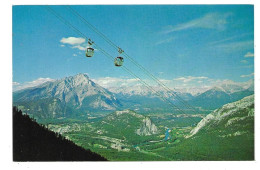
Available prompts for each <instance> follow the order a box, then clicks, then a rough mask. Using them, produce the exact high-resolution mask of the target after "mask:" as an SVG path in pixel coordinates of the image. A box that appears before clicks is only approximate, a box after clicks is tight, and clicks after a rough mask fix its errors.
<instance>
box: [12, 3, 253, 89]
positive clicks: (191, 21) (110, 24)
mask: <svg viewBox="0 0 260 170" xmlns="http://www.w3.org/2000/svg"><path fill="white" fill-rule="evenodd" d="M51 8H53V9H54V10H55V11H56V12H57V13H59V14H60V15H61V16H62V17H64V18H65V19H66V20H67V21H69V22H71V24H73V25H74V26H75V27H77V29H79V30H80V31H81V32H82V33H84V34H85V35H86V36H87V37H90V38H91V39H92V40H93V41H95V43H96V44H97V45H98V46H100V47H102V48H103V49H104V50H106V51H107V52H108V53H109V54H111V55H112V56H115V57H116V56H117V55H118V53H117V51H116V50H114V49H113V48H112V47H111V46H109V45H108V44H107V43H106V42H105V41H104V40H103V39H102V38H100V37H99V36H98V35H97V34H96V33H95V32H93V31H92V30H91V29H89V28H88V27H87V26H86V25H85V24H84V23H83V22H81V20H80V19H79V18H77V17H75V16H74V15H72V13H71V12H70V11H69V10H68V9H67V8H66V6H51ZM72 8H73V9H74V10H76V11H77V12H78V13H79V14H80V15H82V16H83V17H84V18H85V19H86V20H87V21H88V22H90V23H91V24H92V25H94V26H95V27H96V28H97V29H98V30H99V31H101V32H102V33H103V34H105V35H106V36H107V37H108V38H109V39H110V40H111V41H113V42H114V43H115V44H117V45H118V46H120V47H121V48H122V49H123V50H124V51H126V53H127V54H128V55H130V56H131V57H132V58H133V59H135V60H136V61H137V62H138V63H139V64H141V65H142V66H144V67H145V68H146V69H147V70H148V71H150V72H151V73H152V74H153V75H155V76H156V77H158V78H159V79H161V80H162V81H163V82H165V83H166V84H167V85H169V86H171V87H175V86H190V87H192V86H206V85H210V84H212V83H214V82H221V81H226V80H232V81H236V82H244V81H248V80H250V79H252V78H253V76H254V11H253V10H254V7H253V6H252V5H163V6H162V5H150V6H147V5H144V6H143V5H139V6H134V5H130V6H127V5H126V6H113V5H110V6H95V5H91V6H72ZM85 47H86V41H85V40H84V39H83V38H82V36H81V35H78V34H77V33H76V32H74V31H73V30H72V29H71V28H69V27H67V26H66V25H64V23H62V22H61V21H60V20H58V19H57V18H56V17H55V16H54V15H53V14H52V13H50V12H49V11H48V10H47V9H46V8H45V7H44V6H13V84H14V89H15V88H21V87H26V86H30V85H34V84H39V83H42V82H44V81H47V80H53V79H59V78H63V77H65V76H70V75H75V74H78V73H88V74H89V77H90V78H91V79H94V80H95V81H97V82H98V83H100V84H101V85H107V86H109V85H111V86H114V85H122V84H127V85H130V84H131V83H135V82H136V81H135V80H134V79H133V77H132V76H131V75H129V74H128V73H127V72H125V71H124V70H123V69H121V68H118V67H115V66H113V61H111V60H110V59H108V58H107V57H106V56H104V55H103V54H102V53H101V52H100V51H96V52H95V55H94V57H92V58H86V57H85V54H84V53H85V52H84V48H85ZM124 66H126V67H127V68H129V69H130V70H131V71H133V72H134V73H136V74H137V75H138V76H140V77H141V78H143V79H144V80H146V81H147V82H149V83H151V84H152V81H150V80H149V77H147V76H146V75H145V74H143V72H142V71H141V70H140V69H138V68H137V67H136V66H135V65H133V64H132V63H131V62H130V61H129V60H127V59H125V62H124Z"/></svg>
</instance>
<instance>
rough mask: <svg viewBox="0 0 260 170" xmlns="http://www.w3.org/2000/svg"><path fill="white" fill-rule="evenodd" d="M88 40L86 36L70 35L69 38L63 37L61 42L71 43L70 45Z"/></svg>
mask: <svg viewBox="0 0 260 170" xmlns="http://www.w3.org/2000/svg"><path fill="white" fill-rule="evenodd" d="M85 41H86V40H85V38H81V37H79V38H77V37H68V38H64V37H63V38H62V39H61V40H60V42H61V43H63V44H70V45H79V44H82V43H84V42H85Z"/></svg>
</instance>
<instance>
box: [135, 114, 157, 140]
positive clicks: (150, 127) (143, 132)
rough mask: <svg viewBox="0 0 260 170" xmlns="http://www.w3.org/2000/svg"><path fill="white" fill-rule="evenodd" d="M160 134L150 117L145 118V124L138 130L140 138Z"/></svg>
mask: <svg viewBox="0 0 260 170" xmlns="http://www.w3.org/2000/svg"><path fill="white" fill-rule="evenodd" d="M157 132H158V130H157V127H156V126H155V124H153V123H152V121H151V119H150V118H148V117H145V118H144V119H143V124H142V125H141V127H140V128H139V129H137V130H136V133H137V134H138V135H140V136H147V135H152V134H156V133H157Z"/></svg>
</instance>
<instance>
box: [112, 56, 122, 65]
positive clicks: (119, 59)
mask: <svg viewBox="0 0 260 170" xmlns="http://www.w3.org/2000/svg"><path fill="white" fill-rule="evenodd" d="M123 62H124V58H123V57H120V56H119V57H116V58H115V60H114V63H115V66H117V67H120V66H122V65H123Z"/></svg>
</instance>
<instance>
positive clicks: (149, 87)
mask: <svg viewBox="0 0 260 170" xmlns="http://www.w3.org/2000/svg"><path fill="white" fill-rule="evenodd" d="M46 7H47V9H48V10H49V11H50V12H51V13H52V14H54V15H55V16H56V17H57V18H58V19H59V20H60V21H62V22H63V23H64V24H66V25H67V26H69V27H70V28H72V29H73V30H74V31H75V32H77V33H78V34H79V35H81V36H82V37H84V38H86V39H88V37H87V36H86V35H85V34H84V33H82V32H81V31H80V30H78V29H77V28H76V27H74V26H73V25H72V24H71V23H69V22H68V21H66V20H65V19H64V18H63V17H62V16H60V15H59V14H58V13H57V12H55V11H54V10H53V9H52V8H50V7H49V6H46ZM93 45H94V46H95V47H96V48H97V49H98V50H100V51H101V52H102V53H103V54H104V55H105V56H107V57H110V58H111V59H112V60H113V56H111V55H110V54H108V53H107V52H106V51H105V50H103V49H102V48H101V47H99V46H98V45H97V44H96V43H94V44H93ZM122 68H123V69H124V70H125V71H127V72H128V73H130V74H131V75H132V76H134V77H135V78H136V79H137V80H139V81H140V82H141V83H142V84H143V85H145V86H146V87H147V88H148V89H150V90H152V91H153V92H155V94H156V95H157V96H158V97H160V98H161V99H162V100H163V101H166V102H168V104H170V105H171V106H173V107H174V108H175V109H178V111H179V112H181V113H182V114H185V112H184V111H183V110H182V109H181V108H179V107H178V106H176V105H175V104H173V103H172V102H171V101H170V100H169V99H167V98H165V97H164V96H162V95H161V94H160V93H159V92H157V91H156V90H154V89H153V88H152V87H151V86H150V85H148V84H147V83H146V82H145V81H143V80H142V79H141V78H140V77H138V76H137V75H136V74H135V73H133V72H132V71H131V70H129V69H128V68H127V67H125V66H122Z"/></svg>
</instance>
